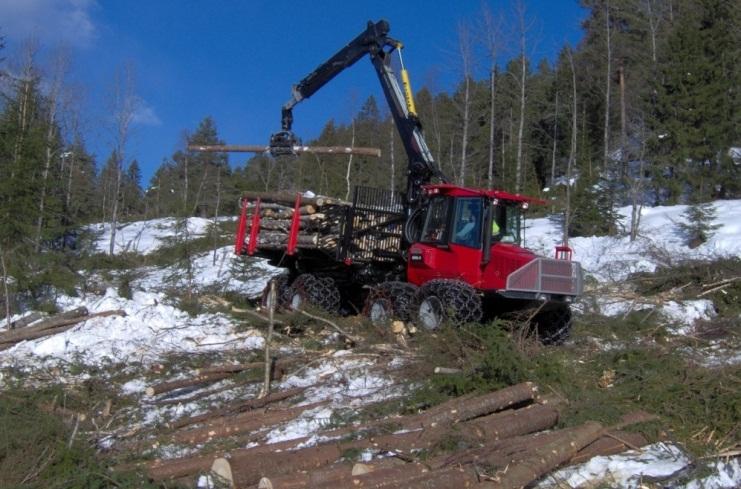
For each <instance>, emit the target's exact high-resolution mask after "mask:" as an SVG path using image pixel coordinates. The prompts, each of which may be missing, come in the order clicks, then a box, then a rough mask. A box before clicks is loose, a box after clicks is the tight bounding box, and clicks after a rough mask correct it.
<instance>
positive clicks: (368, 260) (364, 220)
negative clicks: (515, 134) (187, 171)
mask: <svg viewBox="0 0 741 489" xmlns="http://www.w3.org/2000/svg"><path fill="white" fill-rule="evenodd" d="M388 32H389V24H388V22H386V21H384V20H381V21H379V22H377V23H373V22H368V26H367V28H366V30H365V31H363V32H362V33H361V34H360V35H359V36H358V37H356V38H355V39H353V40H352V41H350V43H349V44H348V45H347V46H345V47H344V48H342V49H341V50H340V51H338V52H337V53H336V54H335V55H334V56H332V57H331V58H330V59H329V60H327V61H326V62H325V63H323V64H321V65H320V66H319V67H318V68H317V69H316V70H315V71H314V72H312V73H311V74H309V75H308V76H307V77H306V78H304V79H303V80H301V81H300V82H299V83H298V85H295V86H294V87H293V91H292V98H291V100H289V101H288V102H287V103H286V104H285V105H284V106H283V109H282V131H281V132H279V133H276V134H274V135H273V136H272V137H271V140H270V146H269V151H270V152H271V153H272V155H273V156H285V155H295V153H296V151H297V149H299V148H301V146H300V142H299V140H298V139H297V138H296V136H295V135H294V134H293V133H292V132H291V125H292V122H293V107H294V106H295V105H296V104H297V103H299V102H300V101H302V100H303V99H306V98H309V97H310V96H311V95H313V94H314V93H315V92H316V91H317V90H319V89H320V88H322V87H323V86H324V85H325V84H326V83H327V82H329V81H330V80H331V79H332V78H334V77H335V76H336V75H337V74H339V73H340V72H341V71H343V70H344V69H346V68H348V67H350V66H351V65H353V64H354V63H355V62H357V61H358V60H359V59H360V58H362V57H364V56H366V55H368V56H369V57H370V60H371V63H372V64H373V67H374V68H375V71H376V74H377V75H378V79H379V81H380V83H381V86H382V87H383V92H384V95H385V97H386V100H387V102H388V104H389V107H390V109H391V114H392V116H393V118H394V122H395V123H396V126H397V128H398V131H399V135H400V136H401V141H402V142H403V144H404V149H405V151H406V153H407V156H408V158H409V163H408V168H407V186H406V193H404V194H401V193H397V192H391V191H387V190H384V189H378V188H367V187H356V188H355V192H354V197H353V200H352V204H351V205H346V206H345V207H344V208H343V211H342V213H341V218H340V228H339V229H340V233H339V235H338V236H337V240H336V246H333V248H332V249H331V250H330V251H328V250H327V249H316V248H315V247H314V248H312V247H302V246H301V244H300V241H301V240H300V229H301V225H300V219H299V206H300V205H302V203H303V202H304V201H305V200H306V199H303V198H302V197H301V196H300V195H299V196H297V197H296V201H295V209H294V213H293V220H292V225H291V229H290V232H289V237H288V243H287V246H286V247H285V248H283V249H276V247H275V246H271V247H267V246H265V247H261V245H260V242H259V236H260V217H259V206H260V202H259V201H257V202H255V201H250V199H246V198H245V199H243V202H242V204H243V211H242V215H241V219H240V221H239V228H238V233H237V243H236V252H237V253H238V254H247V255H256V256H261V257H264V258H267V259H268V260H269V262H270V264H272V265H275V266H280V267H284V268H285V269H286V270H287V274H286V275H284V276H282V277H281V278H280V279H278V290H279V301H280V302H281V303H282V304H283V305H284V306H288V307H293V308H298V307H300V305H301V304H302V303H303V302H309V303H313V304H315V305H317V306H320V307H323V308H325V309H327V310H329V311H332V312H337V311H340V310H341V309H342V310H345V311H349V310H352V309H355V310H361V309H362V311H363V312H364V313H365V314H367V315H368V316H369V317H370V318H371V319H372V320H373V321H374V322H383V321H387V320H388V319H391V318H398V319H400V320H403V321H414V322H416V323H417V324H419V325H420V326H422V327H424V328H427V329H435V328H438V327H439V326H440V325H441V324H442V323H443V322H445V321H449V322H451V323H453V324H462V323H466V322H473V321H481V320H482V319H485V318H489V317H492V316H494V315H496V314H500V313H502V312H507V311H513V310H521V309H529V308H535V309H534V310H535V311H537V313H535V315H534V320H533V323H534V326H535V327H536V328H537V332H538V334H539V336H540V338H541V340H542V341H545V342H551V343H554V342H559V341H561V340H563V339H564V338H565V337H566V336H567V334H568V330H569V325H570V322H571V313H570V309H569V303H570V302H571V301H572V299H573V298H575V297H577V296H579V295H580V294H581V292H582V271H581V266H580V265H579V263H578V262H574V261H571V250H570V249H568V248H567V247H557V248H556V259H550V258H545V257H539V256H536V255H535V254H534V253H532V252H530V251H528V250H527V249H524V248H522V247H521V246H520V244H521V238H522V237H521V231H522V211H523V210H525V209H527V208H528V206H529V205H530V204H535V203H542V202H540V201H538V200H537V199H533V198H530V197H525V196H522V195H518V194H510V193H507V192H504V191H501V190H485V189H474V188H467V187H461V186H457V185H453V184H451V183H449V181H448V179H447V178H446V177H445V176H444V175H443V174H442V173H441V171H440V170H439V169H438V167H437V165H436V164H435V162H434V160H433V158H432V154H431V153H430V151H429V149H428V147H427V144H426V142H425V140H424V137H423V135H422V126H421V124H420V122H419V119H418V118H417V114H416V111H415V107H414V100H413V98H412V90H411V88H410V85H409V77H408V75H407V72H406V70H405V69H404V65H403V62H402V64H401V80H402V85H403V90H402V87H401V86H400V85H399V82H398V80H397V78H396V75H395V74H394V72H393V70H392V69H391V55H392V54H393V53H394V52H396V53H398V54H399V59H400V61H401V48H402V44H401V43H400V42H399V41H396V40H394V39H392V38H391V37H389V36H388ZM433 179H436V180H438V181H439V182H440V183H434V184H433V183H431V182H432V180H433ZM249 209H251V213H250V211H249ZM247 237H249V239H247Z"/></svg>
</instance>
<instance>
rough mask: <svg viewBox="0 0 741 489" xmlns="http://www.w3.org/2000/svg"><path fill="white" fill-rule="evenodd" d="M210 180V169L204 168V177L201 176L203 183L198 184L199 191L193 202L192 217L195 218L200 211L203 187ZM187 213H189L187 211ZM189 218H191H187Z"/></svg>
mask: <svg viewBox="0 0 741 489" xmlns="http://www.w3.org/2000/svg"><path fill="white" fill-rule="evenodd" d="M207 178H208V167H207V166H204V167H203V175H201V182H200V183H199V184H198V190H197V191H196V198H195V200H194V201H193V209H192V210H191V211H190V216H194V215H195V214H196V211H198V206H199V205H200V204H201V194H202V193H203V187H204V186H205V185H206V179H207ZM186 212H187V211H186ZM186 217H189V216H186Z"/></svg>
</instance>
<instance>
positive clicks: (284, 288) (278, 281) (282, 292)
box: [260, 275, 290, 309]
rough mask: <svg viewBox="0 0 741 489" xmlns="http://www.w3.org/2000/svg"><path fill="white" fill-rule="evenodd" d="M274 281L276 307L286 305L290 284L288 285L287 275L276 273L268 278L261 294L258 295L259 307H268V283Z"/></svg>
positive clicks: (284, 306)
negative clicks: (275, 275) (276, 274)
mask: <svg viewBox="0 0 741 489" xmlns="http://www.w3.org/2000/svg"><path fill="white" fill-rule="evenodd" d="M272 282H275V291H276V292H277V295H278V297H277V299H278V301H277V303H276V304H275V307H276V309H280V308H286V307H288V301H289V299H290V297H289V292H290V286H289V285H288V276H287V275H278V276H277V277H273V278H271V279H270V280H268V283H267V284H266V285H265V288H264V289H262V295H261V296H260V307H261V308H263V309H265V308H267V307H268V294H269V293H270V284H271V283H272Z"/></svg>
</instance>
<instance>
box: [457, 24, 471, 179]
mask: <svg viewBox="0 0 741 489" xmlns="http://www.w3.org/2000/svg"><path fill="white" fill-rule="evenodd" d="M458 53H459V55H460V62H461V72H462V74H463V85H462V87H461V89H462V93H461V98H462V100H461V103H460V111H461V153H460V154H461V162H460V171H459V172H458V183H459V184H460V185H465V184H466V164H467V161H468V140H469V137H470V135H469V132H470V122H471V98H472V95H471V82H472V78H473V51H472V46H471V35H470V31H469V28H468V26H467V25H466V24H464V23H460V24H458Z"/></svg>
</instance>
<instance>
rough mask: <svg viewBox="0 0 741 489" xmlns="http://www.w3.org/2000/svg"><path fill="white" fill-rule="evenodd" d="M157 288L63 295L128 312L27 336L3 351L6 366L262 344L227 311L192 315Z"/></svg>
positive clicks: (93, 308) (67, 300) (146, 359)
mask: <svg viewBox="0 0 741 489" xmlns="http://www.w3.org/2000/svg"><path fill="white" fill-rule="evenodd" d="M166 300H167V298H166V297H165V296H164V294H162V293H157V292H134V294H133V297H132V299H126V298H123V297H120V296H119V295H118V294H117V293H116V291H115V290H113V289H108V290H107V291H106V293H105V295H104V296H102V297H101V296H96V295H85V296H82V297H66V296H64V297H62V298H60V300H59V302H58V305H59V307H60V308H61V309H63V310H67V309H72V308H76V307H81V306H85V307H87V309H88V310H89V311H90V312H91V313H95V312H102V311H109V310H118V309H120V310H123V311H125V312H126V316H125V317H121V316H108V317H98V318H93V319H90V320H88V321H85V322H84V323H81V324H79V325H77V326H75V327H74V328H72V329H69V330H67V331H65V332H63V333H59V334H56V335H53V336H49V337H46V338H39V339H36V340H32V341H24V342H22V343H19V344H17V345H15V346H14V347H13V348H11V349H9V350H7V351H5V352H3V354H2V355H0V365H3V364H5V365H7V364H12V363H22V364H25V363H27V364H30V365H34V364H37V362H38V359H39V358H42V359H44V360H45V361H46V362H48V363H62V362H80V363H83V364H86V365H104V364H112V363H119V362H134V361H139V362H143V363H145V364H146V363H151V362H153V361H155V360H157V359H158V358H160V357H161V356H162V355H164V354H166V353H171V352H180V353H187V352H199V353H203V352H206V351H213V350H219V351H221V350H229V349H245V348H247V349H257V348H262V346H263V343H264V340H263V338H262V336H261V335H259V333H255V332H252V333H245V334H237V333H235V331H234V324H233V322H232V321H231V320H230V319H229V318H227V317H226V316H224V315H221V314H201V315H198V316H197V317H190V316H189V315H188V314H187V313H186V312H184V311H182V310H180V309H178V308H176V307H174V306H171V305H168V304H167V303H166Z"/></svg>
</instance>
